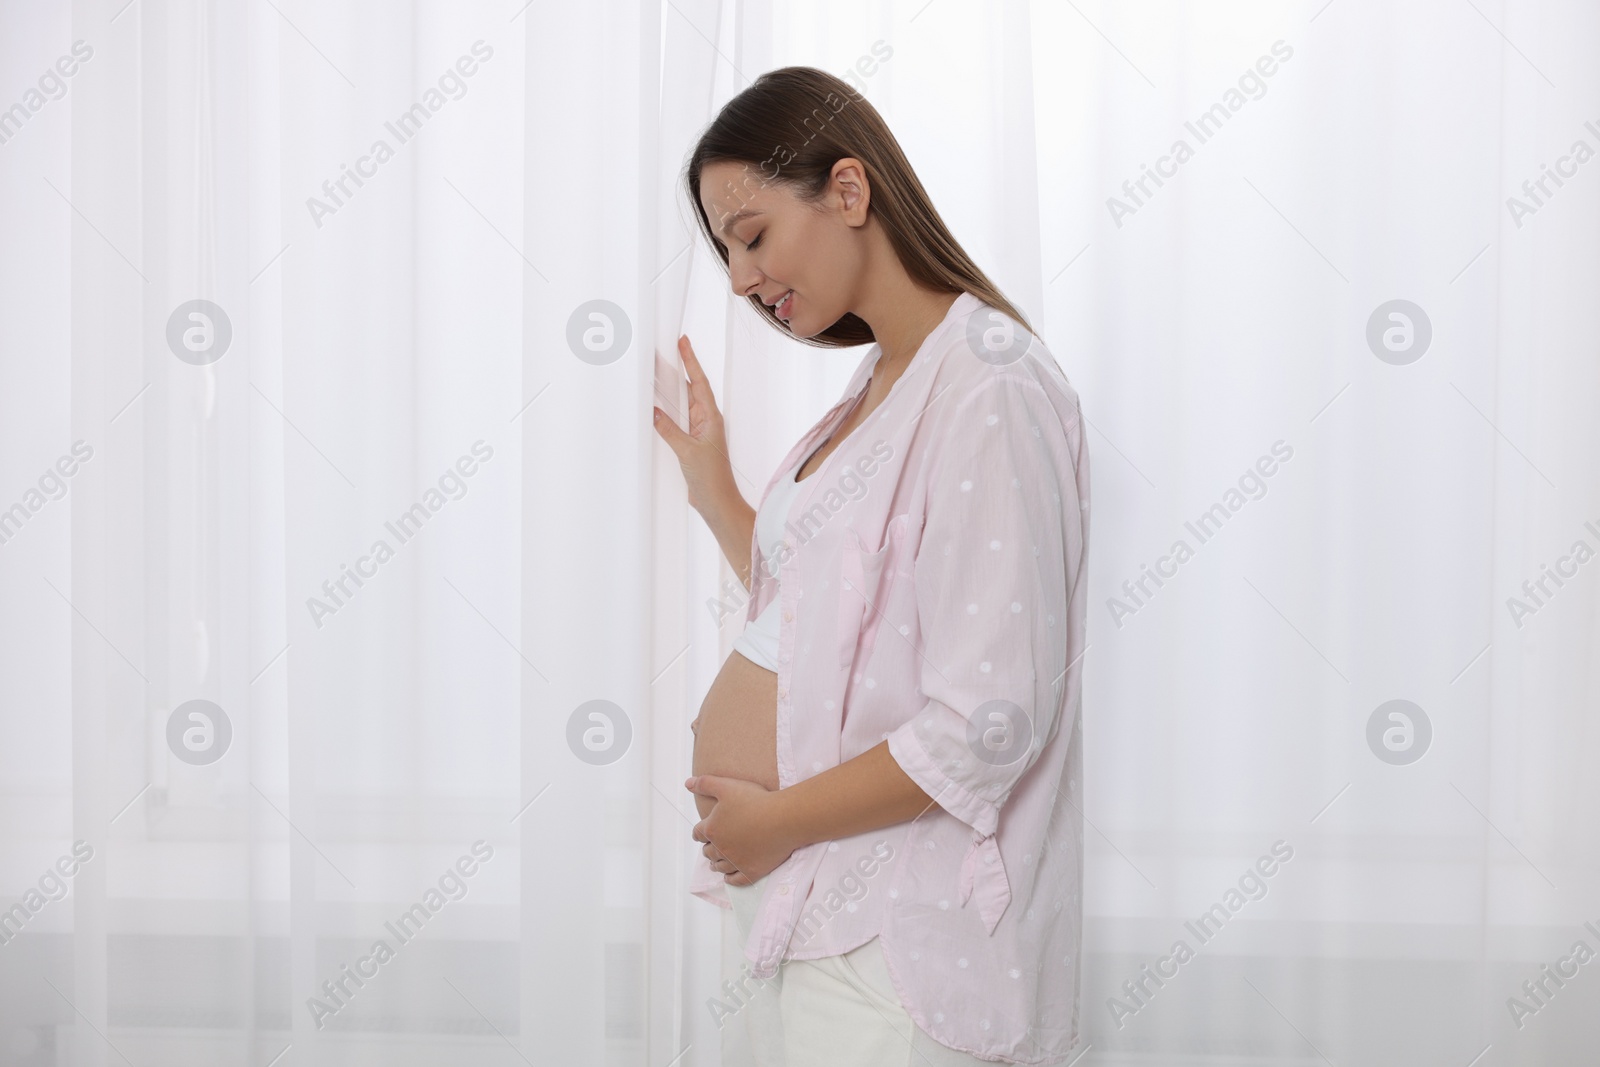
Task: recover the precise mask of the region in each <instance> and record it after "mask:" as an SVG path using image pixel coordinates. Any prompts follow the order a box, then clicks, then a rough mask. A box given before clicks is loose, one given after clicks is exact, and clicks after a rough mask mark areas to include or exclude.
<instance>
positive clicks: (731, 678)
mask: <svg viewBox="0 0 1600 1067" xmlns="http://www.w3.org/2000/svg"><path fill="white" fill-rule="evenodd" d="M697 721H698V725H697V726H696V727H695V740H694V773H695V774H715V775H718V776H721V777H724V778H743V779H744V780H746V781H749V782H756V783H759V784H760V785H764V786H766V787H767V788H768V789H777V788H778V675H777V674H776V673H775V672H773V671H769V670H767V669H766V668H765V667H762V666H759V665H757V664H755V663H752V662H750V661H749V660H748V659H745V658H744V657H743V656H742V655H740V654H739V653H738V652H731V653H729V654H728V658H727V660H726V661H725V662H724V663H723V664H722V670H720V671H719V672H717V676H716V678H715V679H713V680H712V682H711V688H710V690H708V691H707V692H706V698H705V700H704V701H703V702H702V703H701V704H700V718H699V719H698V720H697ZM694 799H695V806H696V807H697V808H699V809H700V817H701V818H702V819H703V818H705V817H706V815H707V814H709V813H710V811H711V808H712V806H713V805H715V804H716V801H715V800H712V799H711V798H710V797H702V796H696V797H695V798H694Z"/></svg>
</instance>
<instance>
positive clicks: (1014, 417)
mask: <svg viewBox="0 0 1600 1067" xmlns="http://www.w3.org/2000/svg"><path fill="white" fill-rule="evenodd" d="M685 179H686V183H687V188H688V193H689V198H690V200H691V201H692V202H693V204H694V207H695V210H696V213H697V217H698V220H699V224H700V226H701V229H702V231H703V233H704V235H705V237H706V239H707V240H708V241H709V242H710V243H711V246H712V248H713V249H714V250H715V251H716V252H717V254H718V256H719V258H720V259H721V260H722V261H723V263H724V264H725V266H726V268H727V271H728V276H729V280H730V283H731V285H732V287H733V291H734V293H735V294H736V295H737V296H739V297H742V298H743V299H744V300H745V301H746V302H747V303H748V304H749V305H750V307H751V308H753V309H754V311H755V312H756V313H757V314H759V315H761V316H762V318H763V319H764V320H765V321H766V322H767V323H768V324H770V325H771V326H772V327H773V328H775V329H778V330H780V331H782V332H784V333H786V334H787V335H789V336H791V337H793V338H796V339H797V340H800V341H802V342H804V343H806V344H808V345H812V346H814V347H818V348H842V347H851V346H857V345H870V347H869V348H868V349H867V352H866V355H865V357H864V358H863V359H862V361H861V363H860V365H859V366H858V367H857V369H856V372H855V374H854V375H853V377H852V378H851V380H850V382H849V384H848V385H847V386H846V388H845V394H844V397H843V398H842V399H841V400H840V401H839V403H837V404H836V405H834V407H833V408H831V409H830V410H829V411H828V412H826V413H825V414H824V415H823V416H822V418H821V419H820V420H819V421H818V422H817V423H816V425H814V426H813V427H812V428H811V429H810V430H809V431H808V432H807V433H806V435H805V436H804V437H802V438H801V440H800V441H799V442H798V443H796V444H795V446H794V447H793V448H792V449H791V450H790V452H789V454H788V455H787V456H786V457H785V458H784V460H783V461H782V462H781V463H780V464H779V466H778V470H777V471H776V472H774V473H773V475H772V477H771V479H770V481H769V482H768V484H767V486H766V489H765V491H764V493H763V495H762V498H761V501H760V509H759V510H755V509H752V508H751V507H750V505H749V504H748V503H746V502H745V500H744V499H743V497H742V496H741V494H740V492H739V490H738V488H737V487H736V485H735V481H734V477H733V470H732V466H731V464H730V463H729V460H728V455H727V441H726V437H725V435H724V431H723V422H722V416H721V414H720V412H719V411H718V409H717V406H716V401H715V398H714V397H713V395H712V390H711V385H710V383H709V381H708V380H707V378H706V375H705V373H704V371H703V370H702V369H701V367H700V364H699V362H698V360H697V359H696V358H695V355H694V352H693V349H692V347H691V346H690V345H689V343H688V340H687V338H680V340H679V353H680V355H681V357H682V360H683V365H684V369H685V373H686V376H687V378H688V383H689V410H688V413H687V414H688V418H687V422H688V426H687V430H685V429H682V428H680V427H679V426H678V425H677V423H676V422H675V420H674V419H673V418H672V417H671V416H670V415H669V414H668V413H666V412H663V411H661V410H660V409H657V410H656V412H655V425H656V428H657V431H658V432H659V433H660V435H661V436H662V438H663V440H665V441H666V443H667V444H668V445H669V446H670V447H671V448H672V449H673V452H674V453H675V455H676V456H677V458H678V460H679V463H680V466H681V468H682V470H683V474H684V478H685V482H686V484H687V488H688V497H689V502H690V504H691V505H692V506H693V507H694V508H695V509H696V510H697V511H698V512H699V513H700V514H701V516H702V517H703V518H704V519H705V520H706V523H707V524H708V525H709V526H710V528H711V530H712V531H713V533H714V534H715V536H716V538H717V542H718V544H719V546H720V547H721V549H722V551H723V553H724V554H725V555H726V556H727V558H728V561H729V563H730V564H731V565H732V566H733V568H734V570H735V572H736V573H737V574H738V576H739V579H740V581H741V582H743V583H744V584H745V585H746V587H747V588H748V589H749V591H750V602H749V607H748V611H747V615H746V627H745V630H744V632H743V633H742V634H741V635H740V637H739V640H738V642H737V643H736V644H735V646H734V651H733V652H732V653H731V654H730V655H729V656H728V659H727V661H726V663H725V664H724V665H723V668H722V670H721V672H720V673H719V674H718V675H717V677H716V679H715V680H714V681H713V683H712V685H711V688H710V690H709V691H708V692H707V694H706V697H705V701H704V703H703V704H702V705H701V708H700V714H699V717H698V719H697V720H696V722H695V724H694V731H695V744H694V757H693V777H691V778H689V779H688V780H687V782H686V783H685V786H686V788H688V789H689V790H690V791H691V792H693V794H694V797H695V803H696V805H697V807H698V809H699V813H700V822H699V823H697V824H696V825H695V827H694V830H693V834H692V836H693V838H694V840H695V841H697V842H700V843H701V844H702V847H701V851H700V857H699V861H698V862H699V866H698V869H697V872H696V877H695V880H694V882H693V883H692V885H691V887H690V888H691V890H692V891H693V892H695V893H696V895H699V896H701V897H703V898H704V899H706V900H709V901H713V902H715V903H717V904H719V905H721V906H724V907H728V906H731V907H732V908H733V910H734V916H735V918H736V920H737V926H738V929H739V934H740V938H741V941H742V945H743V956H744V960H745V968H744V969H743V971H742V972H741V973H740V974H738V975H736V976H732V977H731V978H730V980H728V981H725V982H724V983H723V987H722V993H723V995H722V996H721V997H718V998H715V999H713V1001H712V1002H711V1003H710V1004H709V1005H708V1007H709V1009H710V1011H711V1014H712V1016H713V1017H714V1018H715V1019H716V1022H717V1025H718V1026H719V1027H720V1028H721V1029H722V1032H723V1034H724V1049H725V1050H728V1052H729V1056H730V1058H729V1059H728V1060H727V1061H726V1062H729V1063H730V1064H731V1063H732V1062H734V1060H733V1059H732V1056H733V1055H734V1053H735V1052H737V1051H738V1050H741V1049H744V1048H748V1049H749V1054H751V1055H753V1058H754V1060H755V1062H756V1063H757V1064H758V1065H760V1067H812V1065H816V1067H822V1065H827V1067H849V1065H855V1064H861V1065H873V1067H879V1065H891V1064H905V1065H908V1067H909V1065H922V1064H931V1065H934V1067H954V1065H965V1067H971V1065H974V1064H978V1063H993V1062H1002V1063H1025V1064H1053V1063H1062V1062H1065V1061H1066V1060H1067V1059H1069V1058H1070V1057H1071V1056H1072V1055H1073V1051H1072V1050H1073V1048H1074V1046H1076V1045H1077V1044H1078V1043H1079V1032H1080V1031H1079V1019H1078V986H1079V974H1080V960H1079V944H1080V932H1081V925H1082V903H1081V889H1082V856H1083V845H1082V824H1083V817H1082V812H1081V798H1082V789H1083V783H1082V770H1081V768H1082V734H1081V730H1080V722H1081V715H1080V693H1081V669H1082V664H1081V659H1082V653H1083V651H1084V629H1085V606H1086V603H1087V599H1086V597H1087V593H1086V589H1085V584H1084V577H1085V574H1086V562H1087V535H1088V522H1089V518H1088V506H1089V461H1088V453H1087V451H1086V449H1085V446H1084V436H1083V429H1082V419H1081V415H1080V411H1079V406H1078V396H1077V393H1076V391H1075V390H1074V389H1073V388H1072V386H1071V385H1070V384H1068V382H1067V379H1066V376H1065V375H1064V374H1063V373H1062V371H1061V369H1060V367H1059V365H1058V364H1057V363H1056V360H1055V357H1054V356H1053V355H1052V354H1051V353H1050V351H1049V350H1048V348H1046V347H1045V346H1044V344H1043V343H1042V342H1041V341H1040V340H1039V338H1038V337H1037V336H1035V335H1034V334H1033V333H1032V331H1031V329H1029V327H1028V326H1027V323H1026V320H1025V319H1024V318H1023V317H1022V315H1021V314H1020V313H1019V312H1018V311H1017V310H1016V309H1015V308H1014V307H1013V306H1012V305H1011V304H1010V302H1009V301H1007V300H1006V299H1005V297H1004V296H1002V295H1001V294H1000V292H999V291H998V290H997V289H996V287H995V286H994V285H993V283H991V282H990V281H989V279H988V278H987V277H986V276H985V275H984V274H983V272H982V271H980V270H979V269H978V267H977V266H976V265H975V264H974V263H973V262H972V260H971V259H969V258H968V256H967V255H966V253H965V252H964V251H963V250H962V249H961V246H960V245H959V244H958V243H957V242H956V240H955V238H954V237H953V236H952V235H951V233H950V232H949V230H948V229H947V227H946V226H945V225H944V222H943V221H942V220H941V219H940V217H939V214H938V212H937V211H936V210H935V209H934V207H933V205H932V203H931V202H930V200H929V199H928V195H927V193H926V192H925V191H924V189H923V187H922V185H921V183H920V182H919V181H918V180H917V177H916V175H915V173H914V172H913V171H912V169H911V166H910V164H909V163H908V162H907V160H906V158H905V155H904V153H903V152H902V151H901V149H900V146H899V144H898V143H897V142H896V141H895V139H894V137H893V135H892V134H891V133H890V132H889V129H888V127H887V126H886V125H885V124H884V122H883V120H882V118H881V117H880V116H879V115H878V113H877V112H876V111H875V110H874V109H873V107H872V105H871V104H870V103H868V102H867V101H866V99H865V98H863V97H862V96H860V95H859V94H858V93H857V92H856V91H855V90H854V89H852V88H851V87H850V86H849V85H847V84H846V83H845V82H843V81H842V80H840V79H838V78H836V77H834V76H832V75H829V74H827V73H825V72H822V71H819V70H815V69H812V68H809V67H788V68H784V69H782V70H777V71H772V72H770V73H767V74H765V75H763V76H761V77H760V78H758V79H757V80H756V81H755V82H754V83H753V84H752V85H751V86H750V87H749V88H748V89H746V90H744V91H743V92H741V93H740V94H739V95H738V96H736V97H734V98H733V99H732V100H731V101H729V102H728V104H727V105H726V106H725V107H724V108H723V109H722V110H721V112H720V113H719V114H718V116H717V117H716V119H715V120H714V121H713V122H712V123H711V125H710V126H709V127H708V128H707V129H706V131H705V132H704V134H703V135H702V136H701V138H700V140H699V142H698V143H697V144H696V146H695V149H694V152H693V154H692V156H691V158H690V161H689V164H688V168H687V171H686V175H685ZM735 1033H737V1034H739V1035H740V1036H742V1037H744V1038H745V1039H746V1040H745V1041H743V1042H740V1041H738V1040H735V1039H733V1037H732V1035H734V1034H735Z"/></svg>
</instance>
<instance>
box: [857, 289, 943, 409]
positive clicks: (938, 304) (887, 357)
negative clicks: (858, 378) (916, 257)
mask: <svg viewBox="0 0 1600 1067" xmlns="http://www.w3.org/2000/svg"><path fill="white" fill-rule="evenodd" d="M907 281H908V283H909V279H907ZM959 295H960V294H959V293H938V292H933V291H931V290H928V289H921V288H916V287H914V286H910V285H909V284H908V286H907V288H906V289H905V290H904V291H901V292H898V293H896V294H894V295H893V296H892V297H888V296H885V297H883V298H880V299H879V300H878V301H876V303H875V306H873V307H871V308H868V307H865V306H864V307H863V308H862V310H858V311H857V312H856V314H857V315H858V316H860V317H861V318H862V319H863V320H865V321H866V323H867V325H868V326H871V327H872V334H873V336H874V337H876V338H877V339H878V347H879V349H880V351H879V355H878V361H877V363H875V364H874V365H873V371H872V377H873V379H874V384H877V383H880V382H882V381H885V380H887V381H893V380H894V379H895V378H898V377H899V376H900V374H901V372H902V371H904V370H905V368H906V366H907V365H908V364H909V363H910V362H911V360H912V359H913V358H914V357H915V356H916V354H917V350H918V349H919V348H921V347H922V342H924V341H926V340H927V339H928V335H929V334H931V333H932V332H933V330H934V327H936V326H938V325H939V323H941V322H943V321H944V317H945V316H946V315H947V314H949V313H950V306H951V305H952V304H954V303H955V302H956V299H957V298H958V297H959Z"/></svg>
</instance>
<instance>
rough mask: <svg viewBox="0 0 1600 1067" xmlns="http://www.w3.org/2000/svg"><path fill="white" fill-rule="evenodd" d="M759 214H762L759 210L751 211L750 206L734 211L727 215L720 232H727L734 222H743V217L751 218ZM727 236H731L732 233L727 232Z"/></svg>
mask: <svg viewBox="0 0 1600 1067" xmlns="http://www.w3.org/2000/svg"><path fill="white" fill-rule="evenodd" d="M760 214H762V212H760V211H753V210H751V209H750V208H741V209H740V210H738V211H735V212H734V213H733V214H732V215H729V216H728V221H727V222H724V223H723V224H722V232H723V233H728V231H729V230H731V229H733V224H734V223H736V222H743V221H744V220H745V219H753V218H755V217H756V216H757V215H760ZM729 236H730V237H731V236H732V234H729Z"/></svg>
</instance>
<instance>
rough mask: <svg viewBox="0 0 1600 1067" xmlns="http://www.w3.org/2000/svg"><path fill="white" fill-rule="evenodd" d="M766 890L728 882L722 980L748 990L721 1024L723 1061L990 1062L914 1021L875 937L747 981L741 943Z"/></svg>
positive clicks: (971, 1065) (811, 1065)
mask: <svg viewBox="0 0 1600 1067" xmlns="http://www.w3.org/2000/svg"><path fill="white" fill-rule="evenodd" d="M765 889H766V879H765V878H761V879H758V880H757V881H756V883H755V884H754V885H748V886H739V885H730V886H727V890H728V899H729V900H731V901H732V902H733V914H732V915H730V916H728V917H727V918H726V920H725V922H724V925H723V933H724V943H723V957H722V958H723V978H724V979H725V980H726V981H728V982H730V983H732V985H733V988H735V989H738V990H740V991H741V993H740V995H741V996H744V995H745V994H744V992H743V991H749V992H750V993H751V995H749V996H748V997H746V998H745V1001H744V1004H743V1006H742V1007H740V1008H739V1009H738V1010H737V1012H736V1014H734V1015H733V1016H731V1017H727V1018H724V1019H723V1021H722V1064H723V1067H993V1065H994V1062H995V1061H993V1060H980V1059H978V1058H977V1057H976V1056H970V1055H968V1054H967V1053H964V1052H957V1051H956V1050H955V1049H952V1048H949V1047H947V1046H945V1045H941V1044H939V1042H937V1041H935V1040H934V1039H933V1038H931V1037H929V1036H928V1034H927V1032H926V1031H925V1030H923V1029H922V1028H921V1027H919V1026H917V1024H916V1022H915V1021H914V1020H913V1019H912V1018H911V1016H910V1015H908V1014H907V1013H906V1010H905V1009H904V1008H903V1007H901V1006H900V998H899V996H898V995H896V993H895V991H894V985H893V983H892V982H891V981H890V979H889V967H888V964H886V963H885V962H884V959H883V948H882V945H881V943H880V942H879V940H878V939H877V938H876V937H874V938H873V939H872V940H870V941H868V942H867V943H866V944H864V945H861V946H859V947H857V948H854V949H851V950H850V951H849V952H846V953H844V954H842V955H839V956H824V957H822V958H821V959H815V960H784V961H783V962H782V963H781V964H780V965H779V966H778V972H777V973H776V974H774V975H773V976H772V977H771V978H769V979H767V980H766V981H765V982H762V981H759V980H757V979H754V978H750V977H749V972H750V964H749V962H748V961H747V960H746V959H745V955H744V945H745V941H746V939H747V938H748V937H749V934H750V927H751V924H752V923H753V921H754V919H755V911H756V908H757V907H758V906H759V905H760V903H761V896H762V893H763V892H764V891H765ZM741 979H742V980H743V981H741ZM730 1003H731V1002H730Z"/></svg>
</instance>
